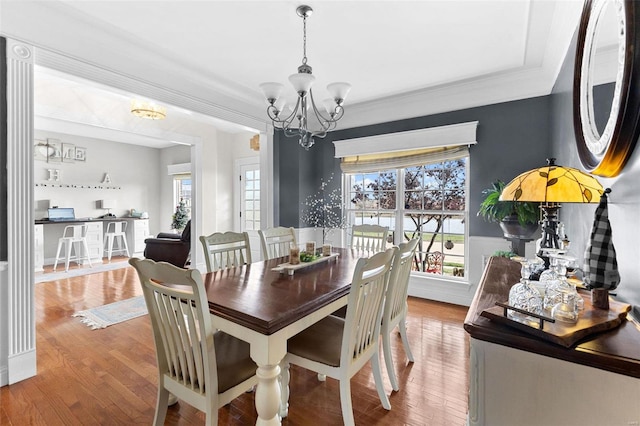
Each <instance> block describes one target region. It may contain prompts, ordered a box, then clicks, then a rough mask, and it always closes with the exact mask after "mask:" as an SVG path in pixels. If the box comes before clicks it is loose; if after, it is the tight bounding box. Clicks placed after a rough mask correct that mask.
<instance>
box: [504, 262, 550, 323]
mask: <svg viewBox="0 0 640 426" xmlns="http://www.w3.org/2000/svg"><path fill="white" fill-rule="evenodd" d="M520 263H521V264H522V268H521V269H520V274H521V277H522V278H520V282H519V283H516V284H514V285H513V286H512V287H511V290H509V305H510V306H513V307H515V308H519V309H523V310H525V311H527V312H532V313H535V314H539V313H541V312H542V296H541V295H540V292H539V291H538V290H537V289H536V288H535V287H534V286H532V285H531V282H530V281H529V276H530V275H531V271H532V270H533V268H535V266H536V265H537V262H536V261H535V260H529V259H522V260H520ZM507 316H508V317H509V318H511V319H513V320H515V321H519V322H523V323H525V324H537V320H536V319H535V318H533V317H531V316H529V315H526V314H522V313H520V312H516V311H512V310H508V313H507Z"/></svg>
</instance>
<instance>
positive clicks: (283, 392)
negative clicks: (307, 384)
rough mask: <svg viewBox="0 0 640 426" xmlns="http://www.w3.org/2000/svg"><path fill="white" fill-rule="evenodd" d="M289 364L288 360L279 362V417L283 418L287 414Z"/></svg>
mask: <svg viewBox="0 0 640 426" xmlns="http://www.w3.org/2000/svg"><path fill="white" fill-rule="evenodd" d="M289 368H290V365H289V363H288V362H286V361H283V362H281V363H280V396H281V398H282V399H281V401H280V418H281V419H284V418H285V417H287V416H288V415H289V380H290V378H291V375H290V374H291V373H290V371H289Z"/></svg>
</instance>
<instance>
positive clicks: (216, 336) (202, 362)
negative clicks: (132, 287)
mask: <svg viewBox="0 0 640 426" xmlns="http://www.w3.org/2000/svg"><path fill="white" fill-rule="evenodd" d="M129 263H130V264H131V265H132V266H133V267H134V268H135V269H136V271H137V272H138V277H139V278H140V283H141V284H142V290H143V293H144V299H145V301H146V304H147V309H148V311H149V318H150V319H151V326H152V327H153V337H154V341H155V347H156V357H157V364H158V397H157V402H156V413H155V418H154V424H155V425H156V426H160V425H163V424H164V420H165V417H166V415H167V404H168V403H169V398H170V395H175V396H176V397H178V398H179V399H182V400H184V401H186V402H187V403H189V404H191V405H192V406H194V407H196V408H197V409H199V410H201V411H204V412H205V414H206V424H207V425H217V424H218V409H219V408H220V407H222V406H224V405H226V404H228V403H229V402H231V401H232V400H234V399H235V398H237V397H238V396H240V395H242V394H243V393H244V392H246V391H248V390H250V389H252V388H253V386H254V385H256V383H257V382H258V380H257V377H256V369H257V366H256V364H255V363H254V362H253V360H252V359H251V357H250V356H249V344H248V343H246V342H244V341H242V340H239V339H236V338H235V337H233V336H231V335H229V334H226V333H223V332H220V331H218V332H215V330H214V327H213V324H212V321H211V314H210V313H209V304H208V302H207V296H206V290H205V288H204V285H203V283H202V274H201V273H200V271H198V270H197V269H183V268H179V267H177V266H174V265H171V264H169V263H166V262H155V261H153V260H149V259H145V260H141V259H138V258H132V259H129ZM176 285H177V286H176Z"/></svg>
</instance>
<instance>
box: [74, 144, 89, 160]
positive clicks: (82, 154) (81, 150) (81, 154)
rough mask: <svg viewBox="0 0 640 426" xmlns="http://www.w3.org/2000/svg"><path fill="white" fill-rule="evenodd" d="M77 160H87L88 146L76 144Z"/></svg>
mask: <svg viewBox="0 0 640 426" xmlns="http://www.w3.org/2000/svg"><path fill="white" fill-rule="evenodd" d="M75 159H76V161H87V148H85V147H82V146H76V155H75Z"/></svg>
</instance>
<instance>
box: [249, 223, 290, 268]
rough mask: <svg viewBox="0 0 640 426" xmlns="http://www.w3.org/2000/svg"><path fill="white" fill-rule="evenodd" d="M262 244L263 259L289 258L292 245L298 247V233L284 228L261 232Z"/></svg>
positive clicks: (259, 232)
mask: <svg viewBox="0 0 640 426" xmlns="http://www.w3.org/2000/svg"><path fill="white" fill-rule="evenodd" d="M258 234H259V235H260V243H261V244H262V258H263V259H264V260H269V259H275V258H276V257H284V256H289V248H291V245H292V244H293V245H297V244H298V242H297V241H296V233H295V230H294V229H293V228H285V227H282V226H279V227H276V228H268V229H264V230H262V229H261V230H259V231H258Z"/></svg>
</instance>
